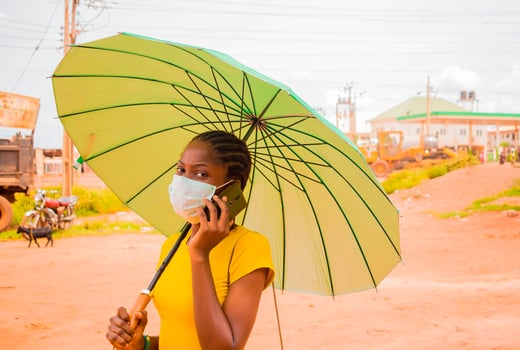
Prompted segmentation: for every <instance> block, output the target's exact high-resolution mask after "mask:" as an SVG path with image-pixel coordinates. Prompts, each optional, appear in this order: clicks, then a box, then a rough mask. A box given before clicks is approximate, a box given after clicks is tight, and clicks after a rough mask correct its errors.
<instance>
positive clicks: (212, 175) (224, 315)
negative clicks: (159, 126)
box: [106, 131, 274, 350]
mask: <svg viewBox="0 0 520 350" xmlns="http://www.w3.org/2000/svg"><path fill="white" fill-rule="evenodd" d="M250 169H251V157H250V154H249V151H248V149H247V146H246V145H245V144H244V142H243V141H242V140H240V139H239V138H237V137H236V136H234V135H233V134H231V133H227V132H224V131H209V132H206V133H203V134H200V135H198V136H196V137H195V138H193V140H192V141H191V142H190V143H189V144H188V145H187V146H186V147H185V149H184V151H183V153H182V155H181V157H180V160H179V161H178V163H177V169H176V173H175V175H174V177H173V182H172V184H171V185H170V200H171V202H172V205H173V206H174V210H175V211H176V213H178V214H179V215H181V216H183V217H184V218H185V219H186V220H187V221H189V222H190V223H191V225H192V226H191V231H190V232H189V233H188V235H187V236H186V239H185V241H183V242H182V244H181V245H180V246H179V250H178V251H177V253H176V255H175V256H174V257H173V259H172V260H171V262H170V264H169V265H168V267H167V268H166V269H165V271H164V273H163V275H162V276H161V278H160V279H159V281H158V283H157V285H156V286H155V288H154V290H153V300H154V303H155V306H156V309H157V311H158V313H159V316H160V320H161V325H160V331H159V335H153V336H149V335H144V330H145V327H146V324H147V314H146V311H138V312H136V315H135V318H136V319H137V325H136V326H135V328H134V329H132V328H131V327H130V325H129V324H130V315H129V314H128V312H127V310H126V309H125V308H124V307H119V308H118V310H117V313H116V315H115V316H113V317H112V318H111V319H110V323H109V326H108V331H107V333H106V338H107V339H108V340H109V342H110V343H111V344H112V345H113V347H114V348H115V349H120V350H122V349H125V350H155V349H166V350H167V349H190V350H192V349H243V348H244V347H245V345H246V342H247V339H248V338H249V335H250V333H251V330H252V328H253V325H254V322H255V319H256V314H257V310H258V306H259V303H260V298H261V295H262V292H263V290H264V289H265V288H266V287H267V286H268V285H269V284H271V282H272V280H273V278H274V268H273V262H272V257H271V252H270V247H269V243H268V241H267V239H266V238H265V237H264V236H262V235H260V234H259V233H257V232H254V231H251V230H249V229H247V228H245V227H243V226H240V225H237V224H235V222H234V218H232V217H229V211H228V208H227V205H226V203H225V202H224V201H223V199H221V198H219V197H218V196H213V197H211V196H210V198H207V197H204V198H199V202H200V203H199V204H200V205H198V206H197V207H196V208H189V206H183V203H186V202H187V198H188V197H190V194H191V195H193V194H194V193H197V192H199V193H202V192H204V191H207V192H209V193H213V192H214V190H215V189H216V188H217V187H218V186H222V185H224V184H226V183H227V182H228V181H230V180H238V181H240V183H241V187H242V189H244V187H245V186H246V183H247V181H248V178H249V172H250ZM209 199H212V200H213V201H214V202H212V201H210V200H209ZM204 206H206V207H207V209H208V211H209V218H208V217H207V216H206V214H205V212H204V209H203V208H204ZM217 207H218V208H217ZM217 209H220V215H219V214H218V210H217ZM177 237H178V235H173V236H172V237H169V238H168V239H167V240H166V241H165V243H164V244H163V247H162V251H161V255H160V258H159V261H162V260H163V258H164V257H165V256H166V254H167V253H168V251H169V250H170V248H171V247H172V245H173V244H174V243H175V241H176V238H177Z"/></svg>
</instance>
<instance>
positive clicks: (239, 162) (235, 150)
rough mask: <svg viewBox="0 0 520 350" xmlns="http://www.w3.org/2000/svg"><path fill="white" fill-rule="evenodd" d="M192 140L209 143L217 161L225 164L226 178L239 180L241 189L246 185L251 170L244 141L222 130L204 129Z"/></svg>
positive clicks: (249, 156) (249, 158) (248, 154)
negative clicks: (204, 130)
mask: <svg viewBox="0 0 520 350" xmlns="http://www.w3.org/2000/svg"><path fill="white" fill-rule="evenodd" d="M192 141H202V142H206V143H208V144H210V145H211V148H212V149H213V152H215V157H216V158H217V161H218V162H219V163H221V164H224V165H225V166H227V178H228V179H236V180H239V181H240V185H241V187H242V189H244V188H245V187H246V184H247V179H248V178H249V173H250V172H251V154H250V153H249V149H248V148H247V145H246V144H245V143H244V141H242V140H241V139H239V138H238V137H237V136H235V135H234V134H231V133H229V132H226V131H222V130H212V131H206V132H204V133H202V134H199V135H197V136H195V137H194V138H193V139H192Z"/></svg>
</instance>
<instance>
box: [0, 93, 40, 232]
mask: <svg viewBox="0 0 520 350" xmlns="http://www.w3.org/2000/svg"><path fill="white" fill-rule="evenodd" d="M39 108H40V100H39V99H37V98H34V97H29V96H23V95H17V94H13V93H9V92H0V128H3V129H6V130H15V131H14V132H13V135H12V136H11V137H8V138H0V232H1V231H3V230H5V229H6V228H7V227H9V225H10V224H11V222H12V219H13V210H12V206H11V204H12V203H13V202H14V200H15V193H19V192H21V193H25V194H28V193H29V191H30V190H32V188H33V187H34V176H35V170H36V169H35V150H34V144H33V137H34V128H35V126H36V119H37V116H38V111H39ZM19 129H26V130H27V131H30V135H22V132H21V131H19Z"/></svg>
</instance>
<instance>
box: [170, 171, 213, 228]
mask: <svg viewBox="0 0 520 350" xmlns="http://www.w3.org/2000/svg"><path fill="white" fill-rule="evenodd" d="M216 189H217V187H216V186H213V185H210V184H208V183H205V182H200V181H195V180H191V179H188V178H187V177H184V176H179V175H173V181H172V183H171V184H170V186H169V187H168V190H169V192H170V202H171V204H172V207H173V210H174V211H175V212H176V213H177V214H178V215H180V216H181V217H183V218H184V219H185V220H186V221H188V222H189V223H191V224H198V223H199V222H200V219H199V216H198V215H197V208H203V207H204V206H205V204H204V202H203V201H202V199H203V198H207V199H210V200H211V198H212V197H213V194H214V193H215V190H216Z"/></svg>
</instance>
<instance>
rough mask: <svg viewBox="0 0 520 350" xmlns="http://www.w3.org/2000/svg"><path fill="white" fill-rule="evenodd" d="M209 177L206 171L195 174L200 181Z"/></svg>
mask: <svg viewBox="0 0 520 350" xmlns="http://www.w3.org/2000/svg"><path fill="white" fill-rule="evenodd" d="M207 176H208V174H206V172H204V171H197V172H196V173H195V177H198V178H199V179H203V178H206V177H207Z"/></svg>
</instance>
